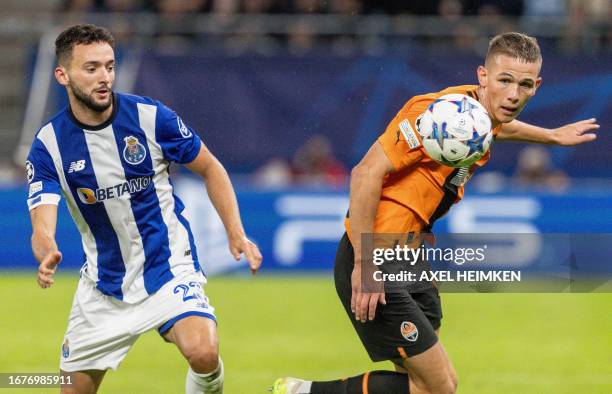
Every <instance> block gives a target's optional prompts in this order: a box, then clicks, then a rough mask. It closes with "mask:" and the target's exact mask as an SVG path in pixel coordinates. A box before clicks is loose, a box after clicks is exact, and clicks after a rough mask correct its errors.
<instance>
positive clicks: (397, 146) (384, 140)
mask: <svg viewBox="0 0 612 394" xmlns="http://www.w3.org/2000/svg"><path fill="white" fill-rule="evenodd" d="M432 102H433V98H429V97H423V96H419V99H413V100H410V101H408V102H407V103H406V105H404V107H403V108H402V109H401V110H400V111H399V112H398V113H397V115H395V118H393V120H392V121H391V123H389V125H388V126H387V129H386V130H385V132H384V133H383V134H382V135H381V136H380V137H378V143H379V144H380V145H381V146H382V148H383V150H384V151H385V154H386V155H387V157H388V158H389V160H390V161H391V163H392V164H393V167H394V168H395V170H396V171H400V170H402V169H404V168H406V167H409V166H411V165H413V164H415V163H417V162H418V161H419V160H421V159H422V158H423V157H425V155H426V154H425V151H424V150H423V146H422V144H421V136H420V135H419V133H418V132H417V128H416V120H417V118H418V117H419V116H420V115H421V114H422V113H423V112H424V111H425V110H426V109H427V107H428V106H429V104H431V103H432Z"/></svg>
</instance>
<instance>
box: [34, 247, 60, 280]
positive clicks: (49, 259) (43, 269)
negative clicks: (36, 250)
mask: <svg viewBox="0 0 612 394" xmlns="http://www.w3.org/2000/svg"><path fill="white" fill-rule="evenodd" d="M60 261H62V254H61V252H59V251H57V250H55V251H53V252H49V253H48V254H47V255H46V256H45V258H44V259H43V260H42V261H41V262H40V265H39V266H38V276H37V278H36V279H37V281H38V285H39V286H40V287H42V288H43V289H46V288H47V287H51V285H52V284H53V283H55V281H54V280H53V274H55V271H56V270H57V265H58V264H59V262H60Z"/></svg>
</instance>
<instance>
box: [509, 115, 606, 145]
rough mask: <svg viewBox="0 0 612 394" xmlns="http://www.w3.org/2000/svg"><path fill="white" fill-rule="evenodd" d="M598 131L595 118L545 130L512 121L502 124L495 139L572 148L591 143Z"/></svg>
mask: <svg viewBox="0 0 612 394" xmlns="http://www.w3.org/2000/svg"><path fill="white" fill-rule="evenodd" d="M597 129H599V125H598V124H597V123H596V119H595V118H591V119H587V120H581V121H579V122H575V123H570V124H566V125H564V126H561V127H559V128H556V129H546V128H543V127H538V126H534V125H530V124H529V123H525V122H521V121H518V120H513V121H512V122H509V123H504V124H503V125H502V128H501V130H500V132H499V133H498V134H497V139H498V140H501V141H504V140H505V141H523V142H534V143H540V144H550V145H563V146H572V145H578V144H582V143H585V142H590V141H593V140H594V139H595V138H597V136H596V135H595V134H594V131H596V130H597Z"/></svg>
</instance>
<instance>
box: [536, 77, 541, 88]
mask: <svg viewBox="0 0 612 394" xmlns="http://www.w3.org/2000/svg"><path fill="white" fill-rule="evenodd" d="M541 84H542V77H538V78H537V79H536V81H535V88H536V90H537V89H538V88H539V87H540V85H541Z"/></svg>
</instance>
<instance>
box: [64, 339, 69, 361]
mask: <svg viewBox="0 0 612 394" xmlns="http://www.w3.org/2000/svg"><path fill="white" fill-rule="evenodd" d="M68 356H70V343H69V342H68V338H66V339H65V340H64V343H63V344H62V357H64V358H68Z"/></svg>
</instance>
